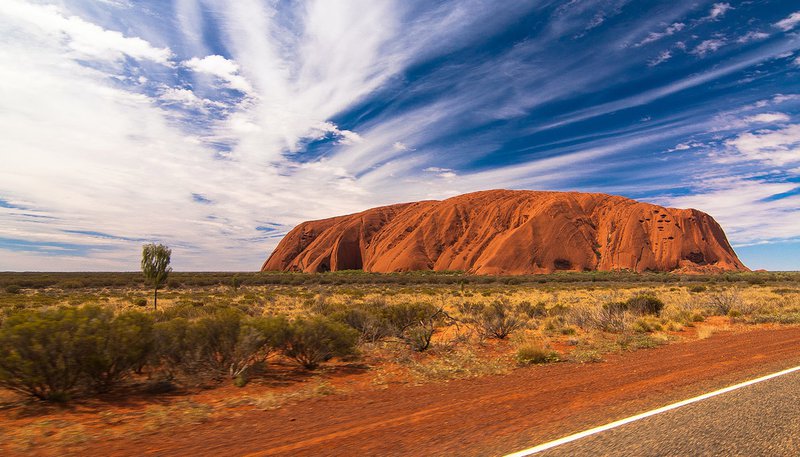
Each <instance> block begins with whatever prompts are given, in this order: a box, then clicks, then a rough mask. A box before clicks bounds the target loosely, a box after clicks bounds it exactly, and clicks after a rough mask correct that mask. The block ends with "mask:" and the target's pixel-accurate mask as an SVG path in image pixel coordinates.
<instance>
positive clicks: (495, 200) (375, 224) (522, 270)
mask: <svg viewBox="0 0 800 457" xmlns="http://www.w3.org/2000/svg"><path fill="white" fill-rule="evenodd" d="M357 269H363V270H366V271H371V272H384V273H386V272H397V271H412V270H436V271H443V270H463V271H467V272H470V273H475V274H530V273H551V272H554V271H558V270H572V271H585V270H632V271H637V272H644V271H678V272H721V271H747V267H745V266H744V265H743V264H742V263H741V262H740V261H739V259H738V258H737V257H736V254H735V253H734V252H733V249H732V248H731V246H730V244H729V243H728V240H727V238H726V237H725V233H724V232H723V231H722V228H721V227H720V226H719V224H717V222H716V221H715V220H714V219H713V218H712V217H711V216H709V215H708V214H705V213H703V212H701V211H697V210H694V209H674V208H664V207H661V206H657V205H652V204H648V203H640V202H637V201H634V200H630V199H627V198H624V197H617V196H613V195H606V194H589V193H576V192H537V191H510V190H490V191H483V192H475V193H471V194H465V195H460V196H457V197H453V198H449V199H447V200H442V201H421V202H416V203H404V204H398V205H391V206H383V207H380V208H373V209H369V210H367V211H364V212H361V213H358V214H351V215H347V216H339V217H334V218H330V219H323V220H319V221H309V222H304V223H302V224H300V225H298V226H297V227H295V228H294V229H293V230H292V231H291V232H289V233H288V234H287V235H286V237H284V239H283V240H282V241H281V242H280V244H278V247H277V248H276V249H275V251H274V252H273V253H272V255H271V256H270V257H269V259H267V261H266V262H264V265H263V266H262V267H261V270H262V271H270V270H272V271H304V272H323V271H336V270H357Z"/></svg>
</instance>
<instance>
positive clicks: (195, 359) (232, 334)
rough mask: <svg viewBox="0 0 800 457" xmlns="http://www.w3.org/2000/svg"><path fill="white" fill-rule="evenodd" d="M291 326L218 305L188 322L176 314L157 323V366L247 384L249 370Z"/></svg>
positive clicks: (273, 348)
mask: <svg viewBox="0 0 800 457" xmlns="http://www.w3.org/2000/svg"><path fill="white" fill-rule="evenodd" d="M288 328H289V324H288V321H287V320H286V319H285V318H283V317H249V316H245V315H244V314H243V313H241V312H240V311H238V310H237V309H235V308H221V309H217V310H216V311H215V312H213V313H211V314H208V315H206V316H204V317H201V318H199V319H197V320H194V321H190V320H187V319H186V318H183V317H179V318H175V319H172V320H169V321H165V322H159V323H157V324H156V325H155V329H154V333H155V335H154V341H155V348H156V351H155V352H156V357H157V362H156V364H157V365H160V366H163V367H164V368H165V370H166V371H167V373H168V374H169V375H170V376H171V375H174V374H175V373H176V372H181V373H183V374H193V373H197V372H200V371H202V372H210V373H214V374H217V375H223V376H227V377H229V378H230V379H234V380H236V382H237V383H240V384H243V383H246V379H247V375H248V371H249V370H250V369H251V368H253V367H254V366H256V365H258V364H261V363H263V362H265V361H266V359H267V358H268V357H269V356H270V355H271V354H272V353H274V352H275V351H276V350H277V349H278V348H280V347H282V346H283V345H284V343H285V340H286V337H287V333H288Z"/></svg>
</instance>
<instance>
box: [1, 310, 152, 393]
mask: <svg viewBox="0 0 800 457" xmlns="http://www.w3.org/2000/svg"><path fill="white" fill-rule="evenodd" d="M150 328H151V321H150V320H149V318H148V317H147V316H145V315H142V314H140V313H133V312H131V313H125V314H122V315H120V316H116V317H115V316H114V315H113V313H112V312H111V311H109V310H107V309H103V308H100V307H98V306H84V307H81V308H61V309H52V310H45V311H21V312H17V313H14V314H12V315H11V316H9V317H8V318H7V319H6V320H5V321H4V322H3V324H2V326H0V385H2V386H3V387H6V388H8V389H10V390H13V391H16V392H21V393H24V394H27V395H30V396H33V397H36V398H39V399H42V400H52V401H63V400H66V399H68V398H69V397H70V396H72V395H74V394H75V393H76V392H78V391H79V390H81V389H82V388H90V389H93V390H96V391H106V390H108V389H110V388H111V387H113V386H114V385H115V384H116V383H117V382H119V381H120V380H121V379H123V378H124V377H125V376H127V375H128V374H129V373H130V372H131V371H133V370H135V369H137V368H140V367H141V366H142V365H143V364H144V363H145V360H146V359H147V357H148V355H149V351H150V348H151V346H150V345H151V343H152V339H151V337H150Z"/></svg>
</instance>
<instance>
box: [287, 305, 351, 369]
mask: <svg viewBox="0 0 800 457" xmlns="http://www.w3.org/2000/svg"><path fill="white" fill-rule="evenodd" d="M357 342H358V332H356V331H355V330H354V329H352V328H350V327H348V326H347V325H345V324H342V323H341V322H336V321H333V320H330V319H327V318H325V317H321V316H317V317H312V318H307V319H297V320H295V321H294V322H292V323H291V325H289V327H288V331H287V334H286V339H285V341H284V344H283V351H284V354H285V355H286V356H287V357H290V358H292V359H294V360H296V361H297V362H298V363H300V364H301V365H302V366H304V367H306V368H308V369H309V370H313V369H315V368H317V367H318V366H319V364H320V363H322V362H325V361H327V360H330V359H331V358H333V357H341V356H345V355H350V354H353V353H354V352H355V348H356V343H357Z"/></svg>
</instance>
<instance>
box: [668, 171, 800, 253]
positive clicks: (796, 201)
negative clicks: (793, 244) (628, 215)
mask: <svg viewBox="0 0 800 457" xmlns="http://www.w3.org/2000/svg"><path fill="white" fill-rule="evenodd" d="M795 187H796V185H795V184H793V183H781V182H775V183H770V182H764V181H761V180H757V179H748V178H747V177H736V176H735V177H724V178H711V179H707V180H705V181H702V182H701V184H700V188H699V189H697V191H696V193H694V195H686V196H679V197H667V198H663V199H660V200H659V203H662V204H664V205H669V206H674V207H678V208H696V209H699V210H701V211H704V212H706V213H708V214H710V215H711V216H712V217H714V219H716V221H717V222H719V223H720V225H722V227H723V228H724V229H725V233H726V235H727V236H728V239H729V240H730V241H731V244H733V245H734V246H743V245H749V244H754V243H758V242H762V241H764V240H774V241H777V240H782V239H793V238H797V237H799V236H800V212H798V211H797V208H798V207H800V196H797V195H794V196H789V197H785V198H780V199H773V198H771V197H773V196H775V195H781V194H785V193H787V192H790V191H791V190H793V189H794V188H795Z"/></svg>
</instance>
